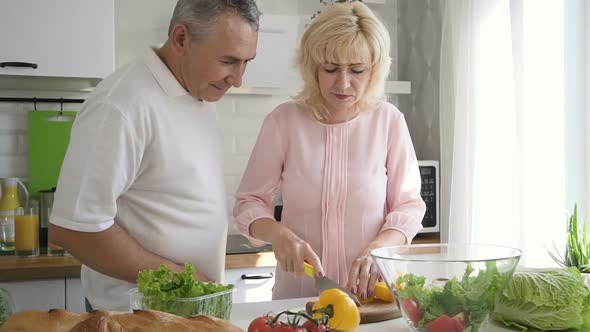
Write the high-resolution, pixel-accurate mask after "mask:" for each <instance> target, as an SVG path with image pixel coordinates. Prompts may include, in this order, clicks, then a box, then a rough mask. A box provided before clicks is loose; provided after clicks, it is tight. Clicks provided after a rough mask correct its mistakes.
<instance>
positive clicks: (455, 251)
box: [371, 244, 522, 332]
mask: <svg viewBox="0 0 590 332" xmlns="http://www.w3.org/2000/svg"><path fill="white" fill-rule="evenodd" d="M521 255H522V252H521V251H520V250H518V249H514V248H509V247H503V246H493V245H475V244H461V245H460V244H457V245H454V244H418V245H402V246H393V247H385V248H378V249H375V250H373V251H372V252H371V257H372V258H373V261H374V262H375V263H376V264H377V266H378V267H379V270H380V272H381V275H382V276H383V278H384V280H385V282H386V283H387V284H388V286H389V287H390V290H391V291H392V292H393V295H394V298H395V300H396V303H397V304H398V306H399V308H400V311H401V313H402V316H403V318H404V319H405V321H406V323H407V325H408V328H409V330H410V331H412V332H483V331H486V329H487V327H488V322H489V317H490V314H491V312H492V311H493V306H494V301H495V297H496V295H497V294H498V292H499V291H500V290H501V289H502V288H503V287H504V286H505V284H506V282H507V281H508V279H509V278H510V277H511V276H512V274H513V273H514V270H515V269H516V266H517V265H518V262H519V260H520V256H521Z"/></svg>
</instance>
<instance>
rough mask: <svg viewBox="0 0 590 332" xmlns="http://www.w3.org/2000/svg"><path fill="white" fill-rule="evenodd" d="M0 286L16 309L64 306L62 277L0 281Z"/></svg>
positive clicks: (58, 307) (63, 307)
mask: <svg viewBox="0 0 590 332" xmlns="http://www.w3.org/2000/svg"><path fill="white" fill-rule="evenodd" d="M0 288H3V289H5V290H7V291H8V293H9V294H10V296H11V297H12V300H13V301H14V306H15V309H16V311H21V310H49V309H65V308H66V299H65V294H66V284H65V281H64V278H58V279H43V280H31V281H14V282H0Z"/></svg>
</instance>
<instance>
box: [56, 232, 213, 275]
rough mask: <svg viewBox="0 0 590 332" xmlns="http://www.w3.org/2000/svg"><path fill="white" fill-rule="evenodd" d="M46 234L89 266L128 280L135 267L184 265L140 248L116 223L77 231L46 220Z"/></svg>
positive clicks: (176, 270) (140, 268)
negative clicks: (99, 230)
mask: <svg viewBox="0 0 590 332" xmlns="http://www.w3.org/2000/svg"><path fill="white" fill-rule="evenodd" d="M49 237H50V238H51V242H52V243H55V244H57V245H60V246H62V247H64V248H65V249H66V250H68V251H69V252H70V253H71V254H72V256H74V257H76V258H77V259H78V260H79V261H80V262H82V263H83V264H84V265H87V266H88V267H90V268H91V269H93V270H95V271H98V272H100V273H102V274H105V275H108V276H110V277H113V278H117V279H122V280H126V281H129V282H136V281H137V274H138V273H139V271H142V270H148V269H156V268H158V265H159V264H164V265H166V266H168V267H169V268H170V269H171V270H172V271H174V272H178V271H182V270H184V265H180V264H177V263H175V262H173V261H171V260H169V259H166V258H164V257H161V256H158V255H156V254H154V253H152V252H150V251H148V250H146V249H145V248H143V247H142V246H141V245H140V244H139V242H137V240H135V239H134V238H133V237H131V236H130V235H129V233H127V231H125V230H124V229H123V228H121V227H120V226H118V225H117V224H113V226H111V227H110V228H108V229H107V230H104V231H102V232H78V231H73V230H70V229H67V228H63V227H60V226H57V225H54V224H51V223H49ZM195 278H196V279H199V280H203V281H208V280H209V278H207V276H205V275H204V274H201V273H195Z"/></svg>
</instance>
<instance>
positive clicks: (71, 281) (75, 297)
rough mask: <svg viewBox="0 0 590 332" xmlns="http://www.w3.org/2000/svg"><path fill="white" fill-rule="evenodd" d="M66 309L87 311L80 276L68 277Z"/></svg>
mask: <svg viewBox="0 0 590 332" xmlns="http://www.w3.org/2000/svg"><path fill="white" fill-rule="evenodd" d="M66 309H67V310H69V311H75V312H85V311H86V303H85V302H84V292H83V291H82V282H81V281H80V278H66Z"/></svg>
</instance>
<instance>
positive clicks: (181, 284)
mask: <svg viewBox="0 0 590 332" xmlns="http://www.w3.org/2000/svg"><path fill="white" fill-rule="evenodd" d="M184 269H185V270H184V271H181V272H176V273H174V272H172V271H171V270H170V269H169V268H168V267H166V266H164V265H160V266H159V267H158V269H157V270H148V271H141V272H139V276H138V279H137V288H138V290H139V292H140V293H141V294H142V295H143V299H142V301H143V305H144V307H146V308H148V309H152V310H159V311H165V312H169V313H172V314H176V315H179V316H184V317H188V316H191V315H212V316H216V317H219V318H222V319H228V318H229V313H230V312H231V305H232V292H231V291H230V290H231V289H233V288H234V285H231V284H230V285H221V284H216V283H212V282H202V281H199V280H196V279H195V278H194V277H193V274H194V273H195V268H194V266H192V265H191V264H185V265H184ZM216 293H219V296H207V295H210V294H216ZM198 297H203V298H202V299H191V300H190V301H189V300H186V299H187V298H198Z"/></svg>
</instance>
